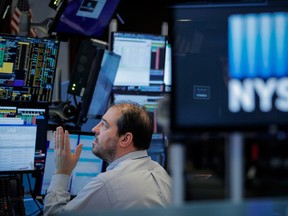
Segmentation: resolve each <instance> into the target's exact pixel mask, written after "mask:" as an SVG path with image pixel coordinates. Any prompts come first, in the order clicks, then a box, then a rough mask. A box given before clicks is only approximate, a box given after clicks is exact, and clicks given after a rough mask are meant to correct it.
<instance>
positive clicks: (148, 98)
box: [113, 93, 164, 133]
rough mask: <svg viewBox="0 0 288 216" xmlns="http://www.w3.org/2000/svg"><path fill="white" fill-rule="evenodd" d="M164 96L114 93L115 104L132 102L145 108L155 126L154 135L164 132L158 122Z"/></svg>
mask: <svg viewBox="0 0 288 216" xmlns="http://www.w3.org/2000/svg"><path fill="white" fill-rule="evenodd" d="M163 97H164V95H160V94H158V95H140V94H133V95H128V94H120V93H113V102H114V103H117V102H120V101H132V102H136V103H138V104H140V105H141V106H144V107H145V108H146V110H147V111H148V112H149V113H150V115H151V117H152V120H153V124H154V131H153V132H154V133H161V132H163V128H162V127H161V126H160V125H159V124H158V121H157V115H158V113H157V108H158V103H159V100H161V99H163Z"/></svg>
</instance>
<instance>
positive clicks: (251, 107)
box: [169, 0, 288, 133]
mask: <svg viewBox="0 0 288 216" xmlns="http://www.w3.org/2000/svg"><path fill="white" fill-rule="evenodd" d="M170 10H171V11H170V12H171V28H170V30H171V33H169V35H170V36H171V38H172V41H173V42H172V71H173V73H172V102H171V130H172V132H174V133H177V132H190V133H191V131H193V132H195V131H197V130H202V131H203V130H205V131H206V130H213V129H216V130H218V131H219V130H222V129H223V130H251V129H255V130H258V129H268V128H270V127H271V126H272V127H273V126H276V127H282V126H283V127H285V126H288V121H287V119H288V61H287V58H288V31H287V29H288V22H287V20H288V13H287V10H288V2H287V1H282V0H279V1H255V2H253V1H249V2H246V3H241V4H240V3H235V2H232V3H225V4H224V3H223V4H221V3H212V4H208V3H207V4H206V3H202V4H196V3H187V4H182V5H181V4H175V5H173V6H171V7H170Z"/></svg>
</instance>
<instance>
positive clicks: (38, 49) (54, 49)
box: [0, 34, 60, 103]
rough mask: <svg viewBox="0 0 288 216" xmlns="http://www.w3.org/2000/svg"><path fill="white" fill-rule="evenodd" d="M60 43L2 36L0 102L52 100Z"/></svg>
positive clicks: (44, 101)
mask: <svg viewBox="0 0 288 216" xmlns="http://www.w3.org/2000/svg"><path fill="white" fill-rule="evenodd" d="M59 46H60V43H59V41H58V40H55V39H48V38H32V37H24V36H16V35H4V34H1V35H0V102H2V103H4V102H5V103H9V102H28V103H50V102H51V100H52V94H53V85H54V79H55V72H56V66H57V60H58V51H59Z"/></svg>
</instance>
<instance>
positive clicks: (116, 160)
mask: <svg viewBox="0 0 288 216" xmlns="http://www.w3.org/2000/svg"><path fill="white" fill-rule="evenodd" d="M92 131H93V132H94V133H95V139H94V141H93V147H92V152H93V153H94V154H95V155H96V156H98V157H100V158H101V159H103V160H105V161H106V162H108V163H109V166H108V167H107V170H106V172H103V173H101V174H99V175H97V176H96V177H94V178H93V179H92V180H91V181H90V182H89V183H88V184H87V185H86V186H85V187H84V188H83V189H82V190H81V191H80V192H79V194H78V195H77V196H76V197H75V198H74V199H72V200H71V201H70V194H69V193H68V182H69V176H70V174H71V172H72V170H73V169H74V168H75V166H76V164H77V162H78V159H79V157H80V154H81V150H82V144H79V145H78V146H77V147H76V149H75V152H74V154H72V153H71V151H70V142H69V133H68V131H65V132H64V131H63V128H62V127H58V128H57V129H56V131H55V132H54V143H55V144H54V145H55V146H54V149H55V162H56V171H55V175H54V176H53V177H52V180H51V184H50V186H49V189H48V192H47V195H46V196H45V199H44V215H49V214H56V213H60V212H63V211H79V210H85V211H95V210H97V209H111V208H121V209H126V208H131V207H152V206H165V205H167V204H169V202H170V192H171V179H170V177H169V175H168V174H167V172H166V171H165V169H164V168H163V167H162V166H160V165H159V164H158V163H156V162H154V161H152V160H151V158H150V157H149V156H148V155H147V151H146V150H147V149H148V148H149V145H150V141H151V137H152V133H153V124H152V121H151V119H150V117H149V114H148V113H147V112H146V111H145V109H144V108H142V107H140V106H139V105H137V104H134V103H125V102H122V103H118V104H113V105H112V106H111V107H110V108H109V109H108V111H107V112H106V113H105V115H104V116H103V118H102V119H101V121H100V122H99V124H97V125H96V126H95V127H94V128H93V129H92Z"/></svg>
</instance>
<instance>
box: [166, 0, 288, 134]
mask: <svg viewBox="0 0 288 216" xmlns="http://www.w3.org/2000/svg"><path fill="white" fill-rule="evenodd" d="M282 6H286V7H285V8H283V7H282ZM270 7H271V8H270ZM225 8H226V9H225ZM287 8H288V4H287V2H285V1H283V0H280V1H259V2H257V1H255V2H250V3H249V2H248V3H222V4H221V3H217V2H215V3H212V4H208V3H201V4H199V3H186V4H184V3H182V4H181V3H178V4H173V5H170V8H169V10H170V11H169V13H170V14H169V16H170V19H171V20H170V24H171V25H170V26H171V28H170V29H169V30H170V33H169V35H170V39H171V42H172V63H173V64H172V71H173V73H172V91H171V101H170V102H171V112H170V119H171V124H170V130H171V137H173V138H174V139H179V138H181V137H187V136H190V135H191V136H193V135H195V134H197V133H198V134H199V132H211V133H215V132H221V131H222V132H231V131H242V132H249V131H271V130H272V131H275V130H277V129H280V130H281V129H287V127H288V124H287V123H285V122H283V119H285V118H286V119H287V116H288V113H287V112H286V113H284V112H283V113H281V114H280V113H277V112H275V113H277V114H276V115H281V116H282V117H283V118H281V117H279V116H278V120H276V121H274V120H273V121H272V120H271V119H270V120H269V119H268V120H266V121H264V118H262V120H263V122H259V121H258V120H259V119H260V118H261V117H260V116H261V115H259V113H260V112H259V113H258V114H256V115H255V116H254V115H253V114H251V113H250V114H248V115H243V118H242V119H245V120H246V121H243V120H242V119H241V118H240V117H239V118H238V119H237V121H236V120H235V121H227V119H225V120H223V119H222V120H221V119H218V120H217V119H216V118H214V119H213V117H212V118H211V116H210V117H209V115H204V113H203V112H202V111H201V113H200V114H199V113H198V114H197V115H201V116H202V117H205V118H206V119H209V118H211V122H207V120H206V121H203V122H200V120H199V119H198V120H197V122H198V123H195V122H194V123H193V122H192V121H191V122H190V123H187V122H185V123H183V122H181V119H180V118H179V116H178V115H179V112H180V111H179V110H180V109H179V106H180V105H179V104H180V103H179V100H178V97H179V89H177V88H178V86H180V85H181V84H180V83H181V82H182V81H181V80H180V79H183V77H182V78H179V76H178V75H179V72H180V71H178V70H180V69H179V68H178V66H179V65H180V61H179V59H180V57H179V56H181V53H180V54H179V53H177V52H176V49H174V48H175V44H176V35H175V32H173V31H174V30H175V29H176V28H180V27H179V26H180V24H179V23H178V24H179V26H176V25H178V24H176V21H175V20H176V19H182V18H183V19H184V18H190V19H193V18H196V19H198V20H197V21H199V23H200V22H201V21H202V25H203V22H204V21H207V22H208V20H209V19H211V22H213V19H214V18H215V15H214V16H213V14H211V13H209V14H210V15H211V16H209V18H207V16H205V15H204V14H207V11H208V10H212V11H213V10H214V12H215V13H218V15H219V16H218V17H217V20H215V22H222V23H225V22H227V23H228V21H227V18H228V14H230V15H231V14H237V13H245V14H246V13H261V12H263V13H264V12H268V11H274V12H276V11H286V12H287ZM181 10H182V11H185V10H186V12H183V13H182V14H186V15H187V14H188V12H187V11H189V13H190V14H191V17H189V16H187V17H185V15H183V16H182V17H181V16H180V15H179V14H180V11H181ZM197 10H199V11H202V15H200V12H199V11H198V12H197ZM205 10H206V12H205ZM217 10H219V11H220V10H225V12H224V13H226V15H225V14H224V15H223V14H222V15H223V16H224V17H226V16H227V17H226V18H223V16H222V15H220V12H217ZM229 10H230V11H229ZM232 11H233V12H232ZM193 12H195V13H197V14H196V15H192V14H195V13H193ZM213 17H214V18H213ZM215 19H216V18H215ZM220 19H222V20H221V21H219V20H220ZM194 21H195V19H194ZM197 21H196V22H197ZM222 25H225V24H222ZM210 27H211V29H210V30H211V32H212V31H213V30H215V29H216V27H215V26H213V28H212V26H211V25H210ZM227 27H228V24H227ZM186 28H187V27H186ZM203 28H204V25H203ZM198 30H199V29H198ZM227 32H228V30H227ZM218 33H219V32H218ZM198 36H199V35H198ZM222 36H223V35H222ZM222 36H221V35H220V34H219V35H216V34H215V38H216V37H218V39H219V38H221V37H222ZM194 42H195V41H194ZM222 42H223V41H221V40H220V41H218V42H217V43H218V44H221V43H222ZM226 42H227V44H226V46H227V49H228V36H227V41H226ZM214 46H216V45H215V43H214ZM207 47H208V46H207ZM178 48H179V47H178ZM210 48H211V49H210V53H209V55H211V54H213V45H211V46H210ZM214 48H215V47H214ZM222 48H223V47H222ZM223 49H224V50H225V47H224V48H223ZM178 50H179V49H178ZM207 50H208V49H207ZM194 51H195V50H194ZM218 51H219V49H218ZM226 54H227V56H226V57H227V58H228V50H227V53H226ZM183 55H186V54H185V53H184V54H183ZM189 55H191V59H192V56H193V54H189ZM177 58H178V59H177ZM195 61H196V60H195ZM178 64H179V65H178ZM208 64H209V63H208V62H206V65H208ZM182 65H183V62H182ZM210 69H211V68H210ZM182 70H183V68H182ZM215 70H216V69H215ZM186 72H187V73H188V70H186ZM190 73H193V72H192V71H190ZM207 74H208V73H207ZM190 78H191V75H190ZM223 78H224V79H225V77H224V76H223V77H222V78H221V79H223ZM187 79H188V80H189V77H187V78H186V81H187ZM211 79H213V78H211ZM202 81H203V80H202ZM183 82H184V81H183ZM215 82H216V81H215ZM190 85H191V86H192V83H190ZM194 85H195V84H194ZM186 86H187V85H186ZM198 87H199V88H198V90H199V91H204V92H206V93H207V92H208V93H207V94H206V95H207V97H208V96H212V97H213V96H215V95H213V92H211V91H209V89H208V88H205V87H207V86H205V85H200V84H199V85H198ZM202 87H203V88H202ZM214 87H215V86H214ZM217 89H218V90H217V91H219V88H217ZM190 90H191V89H190ZM210 90H211V89H210ZM214 90H215V88H214ZM182 92H183V89H182ZM209 92H210V93H209ZM194 93H195V92H194ZM222 93H223V92H222ZM211 94H212V95H211ZM217 94H218V95H219V97H218V98H217V97H216V98H215V97H214V99H216V100H219V101H222V102H221V103H223V97H224V98H225V97H227V96H225V95H226V94H224V95H223V94H221V91H220V92H219V93H217ZM217 94H216V95H217ZM186 95H187V94H186ZM220 95H222V96H220ZM194 96H195V95H194ZM191 97H193V91H192V92H191ZM207 99H209V98H207ZM181 100H182V103H181V104H182V105H183V103H184V102H183V101H184V100H183V99H181ZM189 100H190V99H189ZM191 100H192V99H191ZM203 101H204V100H203ZM186 102H187V104H188V101H186ZM186 102H185V103H186ZM227 106H228V105H227ZM214 108H215V107H213V106H209V108H208V107H206V108H205V109H207V114H208V113H209V112H210V111H211V110H213V109H214ZM191 109H192V108H191V107H190V111H188V110H187V111H186V112H182V113H186V115H188V116H189V115H191V114H189V112H192V110H191ZM219 109H220V108H219ZM225 109H226V108H225ZM209 110H210V111H209ZM198 111H199V110H198ZM222 111H223V110H222ZM223 112H224V111H223ZM273 113H274V111H273ZM273 113H272V114H271V115H273ZM242 114H243V113H242ZM216 115H217V114H215V116H216ZM236 115H237V114H235V116H236ZM267 115H269V114H267ZM215 116H214V117H215ZM253 116H254V117H256V119H254V120H253ZM189 118H190V117H189ZM229 118H231V116H230V117H229ZM257 118H258V119H257ZM270 118H271V116H270ZM182 119H183V118H182ZM281 119H282V120H281ZM262 120H261V121H262ZM185 121H186V120H185ZM212 121H213V123H212Z"/></svg>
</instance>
